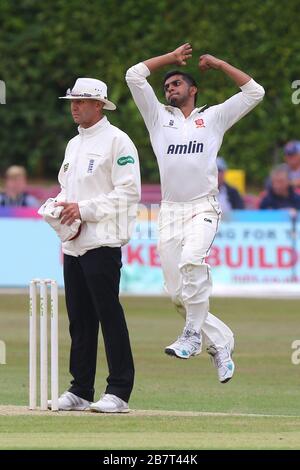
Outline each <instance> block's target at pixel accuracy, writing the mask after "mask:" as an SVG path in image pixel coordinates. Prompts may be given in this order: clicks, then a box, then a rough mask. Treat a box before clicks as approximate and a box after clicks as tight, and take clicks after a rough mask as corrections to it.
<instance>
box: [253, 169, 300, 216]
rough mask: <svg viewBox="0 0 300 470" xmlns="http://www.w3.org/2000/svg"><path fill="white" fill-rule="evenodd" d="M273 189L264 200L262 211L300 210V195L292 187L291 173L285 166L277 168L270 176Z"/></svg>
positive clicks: (270, 189)
mask: <svg viewBox="0 0 300 470" xmlns="http://www.w3.org/2000/svg"><path fill="white" fill-rule="evenodd" d="M270 180H271V187H270V188H269V189H268V190H267V194H266V196H265V197H264V198H263V199H262V201H261V203H260V205H259V208H260V209H290V208H294V209H297V210H300V195H299V194H296V193H295V191H294V189H293V187H292V186H291V185H290V181H289V172H288V169H287V166H286V165H285V164H283V165H279V166H277V167H275V168H274V169H273V170H272V172H271V176H270Z"/></svg>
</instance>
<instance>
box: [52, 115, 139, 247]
mask: <svg viewBox="0 0 300 470" xmlns="http://www.w3.org/2000/svg"><path fill="white" fill-rule="evenodd" d="M78 132H79V134H78V135H77V136H75V137H74V138H73V139H71V140H70V141H69V143H68V145H67V148H66V152H65V158H64V161H63V164H62V166H61V169H60V171H59V175H58V179H59V182H60V185H61V192H60V194H59V195H58V196H57V199H58V200H65V201H67V202H78V205H79V210H80V214H81V218H82V222H83V223H82V227H81V233H80V235H79V236H78V237H77V238H75V239H74V240H71V241H67V242H65V243H63V252H64V253H66V254H68V255H71V256H81V255H83V254H84V253H86V251H88V250H92V249H94V248H98V247H100V246H111V247H116V246H121V245H124V244H125V243H127V242H128V240H129V238H130V236H131V234H132V230H133V226H134V222H135V219H136V213H137V204H138V202H139V200H140V194H141V181H140V168H139V160H138V153H137V150H136V148H135V146H134V144H133V142H132V141H131V140H130V138H129V137H128V135H127V134H125V133H124V132H123V131H121V130H120V129H118V128H117V127H115V126H113V125H111V124H110V123H109V121H108V120H107V118H106V117H103V118H102V119H101V120H100V121H98V122H97V123H96V124H95V125H93V126H91V127H89V128H87V129H84V128H82V127H80V126H79V128H78Z"/></svg>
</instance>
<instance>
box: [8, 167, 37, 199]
mask: <svg viewBox="0 0 300 470" xmlns="http://www.w3.org/2000/svg"><path fill="white" fill-rule="evenodd" d="M26 186H27V173H26V170H25V168H24V167H23V166H17V165H13V166H10V167H9V168H8V169H7V170H6V172H5V179H4V192H1V193H0V207H16V206H18V207H39V206H40V203H39V201H38V200H37V199H36V198H35V197H33V196H31V195H30V194H28V193H27V192H26Z"/></svg>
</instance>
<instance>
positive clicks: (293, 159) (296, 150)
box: [284, 140, 300, 190]
mask: <svg viewBox="0 0 300 470" xmlns="http://www.w3.org/2000/svg"><path fill="white" fill-rule="evenodd" d="M284 158H285V161H286V164H287V167H288V176H289V180H290V183H291V184H292V186H293V187H294V188H295V189H299V190H300V141H299V140H291V141H290V142H288V143H287V144H286V145H285V147H284Z"/></svg>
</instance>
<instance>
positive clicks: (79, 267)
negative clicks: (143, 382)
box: [64, 247, 134, 402]
mask: <svg viewBox="0 0 300 470" xmlns="http://www.w3.org/2000/svg"><path fill="white" fill-rule="evenodd" d="M121 266H122V263H121V248H109V247H100V248H96V249H94V250H90V251H88V252H87V253H85V254H84V255H83V256H79V257H74V256H69V255H64V280H65V292H66V304H67V311H68V316H69V322H70V335H71V354H70V373H71V375H72V376H73V378H74V380H72V382H71V387H70V388H69V391H70V392H72V393H74V394H75V395H77V396H79V397H81V398H84V399H86V400H89V401H94V391H95V390H94V383H95V375H96V362H97V349H98V331H99V322H100V325H101V329H102V334H103V339H104V345H105V351H106V358H107V364H108V369H109V375H108V377H107V387H106V391H105V393H111V394H113V395H116V396H118V397H119V398H122V400H124V401H126V402H128V400H129V397H130V394H131V391H132V388H133V382H134V364H133V358H132V353H131V347H130V341H129V335H128V330H127V325H126V320H125V316H124V312H123V308H122V306H121V304H120V302H119V284H120V269H121ZM97 400H98V398H97Z"/></svg>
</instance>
